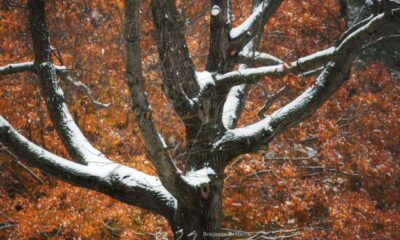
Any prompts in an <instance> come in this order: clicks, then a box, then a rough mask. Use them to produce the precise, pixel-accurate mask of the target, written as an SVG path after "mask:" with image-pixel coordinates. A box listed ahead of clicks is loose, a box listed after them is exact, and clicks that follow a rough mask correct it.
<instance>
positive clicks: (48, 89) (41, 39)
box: [28, 0, 110, 164]
mask: <svg viewBox="0 0 400 240" xmlns="http://www.w3.org/2000/svg"><path fill="white" fill-rule="evenodd" d="M28 8H29V22H30V27H31V34H32V40H33V49H34V52H35V63H34V65H35V67H36V68H37V74H38V76H39V80H40V87H41V90H42V94H43V96H44V99H45V102H46V106H47V109H48V111H49V115H50V119H51V121H52V123H53V125H54V127H55V129H56V130H57V133H58V135H59V137H60V139H61V141H62V143H63V144H64V146H65V147H66V149H67V151H68V153H69V154H70V155H71V157H72V158H73V159H74V160H76V161H78V162H81V163H84V164H89V163H93V164H96V163H100V164H104V163H109V162H110V161H109V160H108V159H106V158H105V157H104V155H103V154H102V153H100V152H99V151H98V150H97V149H95V148H94V147H93V146H92V145H91V144H90V143H89V141H88V140H87V139H86V138H85V136H84V135H83V133H82V132H81V131H80V129H79V127H78V126H77V125H76V124H75V122H74V120H73V118H72V116H71V114H70V112H69V111H68V108H67V105H66V104H65V101H64V94H63V91H62V89H61V87H60V85H59V83H58V81H57V75H56V67H55V66H54V64H53V62H52V59H51V47H50V42H49V33H48V31H47V25H46V19H45V17H46V16H45V1H42V0H29V1H28Z"/></svg>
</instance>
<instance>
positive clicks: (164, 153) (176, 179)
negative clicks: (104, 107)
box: [124, 0, 195, 203]
mask: <svg viewBox="0 0 400 240" xmlns="http://www.w3.org/2000/svg"><path fill="white" fill-rule="evenodd" d="M139 7H140V0H126V1H125V17H126V22H125V30H124V31H125V32H124V34H125V39H126V56H127V62H126V77H125V81H126V83H127V85H128V86H129V89H130V92H131V96H132V99H133V106H132V110H133V111H134V112H135V115H136V119H137V121H138V125H139V129H140V131H141V133H142V136H143V138H144V142H145V146H146V150H147V152H148V154H149V158H150V160H151V161H152V163H153V165H154V166H155V168H156V172H157V174H158V176H159V177H160V179H161V182H162V184H163V185H164V186H165V187H166V188H167V189H168V191H170V192H171V194H172V195H174V196H175V197H176V198H177V199H178V200H179V201H184V202H185V201H186V200H187V199H188V198H190V196H193V194H190V192H191V191H192V192H193V191H194V190H195V188H194V187H193V186H191V185H190V184H189V183H187V182H186V181H185V180H184V179H183V178H182V177H181V172H180V170H179V169H178V168H177V167H176V166H175V164H174V162H173V160H172V158H171V156H170V154H169V152H168V150H167V147H166V146H164V144H163V141H162V140H161V138H160V135H159V133H158V132H157V129H156V127H155V125H154V123H153V120H152V117H151V107H150V104H149V102H148V99H147V96H146V92H145V88H144V78H143V74H142V62H141V52H140V9H139ZM186 202H188V203H189V202H191V201H186Z"/></svg>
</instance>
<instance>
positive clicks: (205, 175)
mask: <svg viewBox="0 0 400 240" xmlns="http://www.w3.org/2000/svg"><path fill="white" fill-rule="evenodd" d="M210 175H215V172H214V170H213V169H212V168H210V167H205V168H202V169H200V170H197V171H190V172H188V173H186V175H185V176H182V178H183V179H184V180H185V181H186V182H187V183H189V184H190V185H192V186H195V187H199V186H201V185H202V184H204V183H209V182H210V181H211V180H210V177H209V176H210Z"/></svg>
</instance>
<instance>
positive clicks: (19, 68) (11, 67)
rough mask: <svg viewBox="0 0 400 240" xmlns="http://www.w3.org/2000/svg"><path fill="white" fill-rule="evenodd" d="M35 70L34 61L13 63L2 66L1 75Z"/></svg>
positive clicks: (0, 68)
mask: <svg viewBox="0 0 400 240" xmlns="http://www.w3.org/2000/svg"><path fill="white" fill-rule="evenodd" d="M34 71H35V68H34V65H33V62H23V63H13V64H8V65H5V66H2V67H0V75H7V74H13V73H21V72H34Z"/></svg>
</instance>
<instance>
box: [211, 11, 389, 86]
mask: <svg viewBox="0 0 400 240" xmlns="http://www.w3.org/2000/svg"><path fill="white" fill-rule="evenodd" d="M387 19H388V18H385V14H384V13H381V14H379V15H377V16H375V17H373V18H371V20H370V21H368V22H367V23H365V24H364V25H362V26H360V27H359V28H358V29H357V30H354V31H352V32H351V33H348V35H347V37H346V38H344V39H343V40H341V41H340V42H339V45H338V46H336V47H330V48H327V49H325V50H322V51H319V52H316V53H313V54H311V55H308V56H306V57H302V58H299V59H298V60H296V61H293V62H291V63H287V64H286V63H283V64H277V65H273V66H264V67H257V68H247V69H240V70H235V71H231V72H228V73H225V74H216V75H215V76H214V84H215V86H216V87H218V86H221V85H222V86H223V87H226V86H235V85H239V84H243V83H254V82H256V81H258V80H259V77H265V76H266V77H273V78H275V77H280V76H283V75H286V74H289V73H291V74H296V75H297V74H302V73H305V72H308V71H310V70H314V69H316V68H318V67H321V66H322V65H324V64H325V63H327V62H328V61H332V60H335V59H337V58H338V56H340V55H343V54H346V51H347V50H348V49H349V46H351V45H353V44H354V43H355V42H359V40H360V38H362V37H363V36H364V35H365V34H370V33H372V32H374V31H375V30H376V29H377V27H378V26H380V25H382V24H383V23H384V22H385V21H386V20H387Z"/></svg>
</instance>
